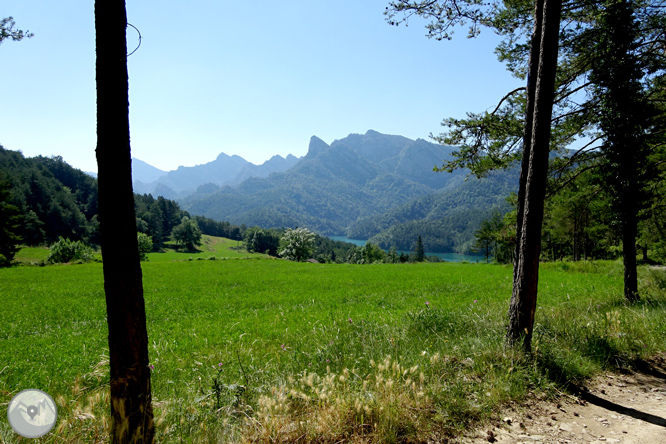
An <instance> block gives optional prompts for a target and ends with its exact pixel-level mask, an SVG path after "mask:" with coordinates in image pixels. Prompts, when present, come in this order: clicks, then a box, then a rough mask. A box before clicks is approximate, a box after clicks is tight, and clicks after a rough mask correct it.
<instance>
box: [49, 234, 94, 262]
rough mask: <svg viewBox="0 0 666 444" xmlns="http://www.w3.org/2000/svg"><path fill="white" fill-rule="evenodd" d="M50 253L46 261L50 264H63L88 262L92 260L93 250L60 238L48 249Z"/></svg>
mask: <svg viewBox="0 0 666 444" xmlns="http://www.w3.org/2000/svg"><path fill="white" fill-rule="evenodd" d="M50 250H51V253H50V254H49V257H48V258H47V259H46V261H47V262H48V263H51V264H62V263H65V262H74V261H79V262H90V261H92V260H93V250H92V248H90V247H89V246H87V245H86V244H84V243H83V242H81V241H74V242H72V241H71V240H69V239H63V238H62V237H61V238H60V239H59V240H58V242H56V243H54V244H53V245H51V247H50Z"/></svg>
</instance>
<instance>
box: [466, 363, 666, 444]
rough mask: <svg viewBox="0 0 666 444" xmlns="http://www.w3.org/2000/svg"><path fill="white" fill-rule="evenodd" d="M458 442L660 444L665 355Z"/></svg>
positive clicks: (665, 425) (665, 411) (664, 420)
mask: <svg viewBox="0 0 666 444" xmlns="http://www.w3.org/2000/svg"><path fill="white" fill-rule="evenodd" d="M464 442H466V443H474V444H480V443H488V442H495V443H498V444H518V443H528V444H535V443H548V444H552V443H558V444H559V443H593V444H666V355H664V356H661V357H658V358H656V359H653V360H651V361H650V362H649V363H647V365H645V366H644V367H643V368H641V369H640V370H637V371H635V372H631V373H628V374H608V375H604V376H602V377H600V378H598V379H597V380H595V381H594V383H592V384H590V385H589V386H588V387H587V388H586V389H585V388H583V390H582V391H581V393H580V394H579V395H578V396H577V397H568V396H564V397H563V398H562V399H561V400H560V402H559V403H558V404H551V403H537V404H535V405H534V406H530V407H529V408H527V407H523V408H522V409H521V410H520V411H518V410H516V411H514V412H512V413H511V414H507V415H506V416H505V417H504V420H503V421H502V422H499V423H497V424H495V425H494V426H492V425H491V426H489V427H486V428H484V429H483V430H481V431H479V432H477V434H476V435H475V436H474V437H471V438H469V439H467V440H465V441H464Z"/></svg>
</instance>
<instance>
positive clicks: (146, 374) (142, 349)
mask: <svg viewBox="0 0 666 444" xmlns="http://www.w3.org/2000/svg"><path fill="white" fill-rule="evenodd" d="M126 26H127V17H126V12H125V1H124V0H97V1H95V33H96V34H95V35H96V52H97V61H96V81H97V150H96V153H97V167H98V187H99V197H98V198H99V220H100V232H101V244H102V258H103V267H104V291H105V293H106V309H107V322H108V325H109V357H110V364H111V381H110V386H111V416H112V423H111V442H112V443H126V442H132V443H152V442H153V441H154V426H153V412H152V406H151V390H150V369H149V368H148V365H149V361H148V336H147V332H146V312H145V305H144V300H143V284H142V276H141V266H140V264H139V251H138V244H137V237H136V220H135V215H134V195H133V192H132V174H131V154H130V138H129V99H128V79H127V77H128V76H127V44H126V38H125V29H126Z"/></svg>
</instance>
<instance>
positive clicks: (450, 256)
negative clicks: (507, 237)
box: [328, 236, 486, 262]
mask: <svg viewBox="0 0 666 444" xmlns="http://www.w3.org/2000/svg"><path fill="white" fill-rule="evenodd" d="M328 237H329V238H330V239H333V240H335V241H342V242H349V243H350V244H354V245H358V246H360V247H362V246H363V245H365V243H366V242H367V240H363V239H347V238H346V237H345V236H328ZM400 253H405V254H409V253H413V252H412V251H398V254H400ZM426 256H437V257H438V258H440V259H442V260H444V261H449V262H463V261H467V262H485V260H486V257H485V256H483V255H480V254H458V253H430V252H428V251H426Z"/></svg>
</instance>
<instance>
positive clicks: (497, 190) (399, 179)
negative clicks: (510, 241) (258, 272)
mask: <svg viewBox="0 0 666 444" xmlns="http://www.w3.org/2000/svg"><path fill="white" fill-rule="evenodd" d="M452 151H453V149H452V148H451V147H447V146H442V145H437V144H433V143H430V142H427V141H425V140H422V139H418V140H411V139H408V138H405V137H401V136H392V135H386V134H380V133H378V132H376V131H368V132H367V133H366V134H362V135H361V134H351V135H349V136H348V137H346V138H344V139H341V140H336V141H334V142H333V143H331V145H330V146H329V145H328V144H326V143H325V142H324V141H322V140H321V139H319V138H317V137H314V136H313V137H312V139H311V140H310V145H309V149H308V154H307V155H306V156H305V157H304V158H302V159H301V160H300V161H299V163H298V164H297V165H296V166H294V167H292V168H291V169H290V170H289V171H287V172H285V173H280V174H273V175H271V176H269V177H267V178H251V179H248V180H246V181H244V182H243V183H241V184H240V185H239V186H238V187H235V188H233V187H225V188H223V189H221V190H219V191H217V192H213V193H199V194H195V195H191V196H189V197H188V198H186V199H182V200H181V201H180V202H181V203H182V205H183V207H184V208H186V209H187V210H188V211H190V212H192V213H197V214H204V215H206V216H207V217H211V218H213V219H217V220H228V221H230V222H231V223H236V224H240V223H244V224H246V225H248V226H249V225H258V226H261V227H265V228H271V227H285V226H292V227H293V226H306V227H308V228H310V229H313V230H315V231H317V232H320V233H324V234H330V235H348V237H350V238H361V239H368V238H370V237H372V236H377V235H380V234H381V233H383V232H384V231H385V230H388V229H389V228H390V227H393V231H392V232H390V233H389V232H386V233H384V235H383V236H378V237H377V238H374V240H375V241H377V242H380V243H381V245H382V246H383V247H385V248H389V247H390V246H393V245H395V246H398V247H400V248H404V249H408V248H409V245H411V244H412V243H413V242H414V241H415V240H416V237H417V236H418V234H423V233H425V232H426V231H427V232H428V233H430V234H429V235H428V238H429V240H430V244H429V245H431V247H429V251H453V249H454V248H455V247H456V246H462V245H463V244H466V243H469V242H471V241H472V240H473V237H474V236H473V231H474V229H476V228H477V227H478V223H480V221H481V220H482V219H483V218H484V217H485V216H487V215H488V214H490V212H491V211H492V208H500V209H502V208H504V209H506V204H505V203H504V199H505V198H506V197H507V196H508V195H509V194H510V193H511V192H512V191H516V187H517V173H516V172H508V173H500V174H497V175H494V176H492V177H490V178H488V179H483V180H480V181H479V180H477V179H470V180H468V181H465V177H466V176H467V171H465V170H461V171H457V172H456V173H453V174H451V173H435V172H433V171H432V170H433V167H434V166H435V165H441V163H442V162H443V161H444V160H446V159H450V158H451V152H452ZM396 224H407V225H404V226H395V225H396ZM441 228H443V230H442V231H439V229H441ZM421 231H423V233H419V232H421ZM454 239H455V240H454ZM431 248H434V249H431Z"/></svg>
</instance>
